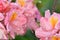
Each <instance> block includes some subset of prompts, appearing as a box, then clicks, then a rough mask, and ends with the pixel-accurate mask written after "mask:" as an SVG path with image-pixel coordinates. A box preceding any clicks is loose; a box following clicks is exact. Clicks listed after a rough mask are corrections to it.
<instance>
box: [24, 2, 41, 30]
mask: <svg viewBox="0 0 60 40" xmlns="http://www.w3.org/2000/svg"><path fill="white" fill-rule="evenodd" d="M24 15H25V16H26V17H27V19H28V23H27V26H28V28H30V29H31V30H35V29H37V28H38V27H39V26H38V24H37V21H39V20H40V17H41V16H40V13H39V11H38V9H37V8H36V6H35V5H34V4H32V2H30V3H29V4H28V3H27V4H26V7H25V11H24ZM35 18H36V19H37V21H35Z"/></svg>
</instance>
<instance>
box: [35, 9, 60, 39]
mask: <svg viewBox="0 0 60 40" xmlns="http://www.w3.org/2000/svg"><path fill="white" fill-rule="evenodd" d="M59 18H60V14H56V13H55V12H53V14H52V15H51V16H50V11H49V10H47V11H46V12H45V17H42V18H41V19H40V28H38V29H37V30H36V31H35V34H36V36H37V37H38V38H40V39H41V40H53V39H52V38H54V36H55V35H56V34H57V32H58V30H60V19H59Z"/></svg>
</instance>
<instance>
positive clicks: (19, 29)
mask: <svg viewBox="0 0 60 40" xmlns="http://www.w3.org/2000/svg"><path fill="white" fill-rule="evenodd" d="M26 23H27V18H26V17H25V16H24V15H23V13H22V11H21V10H20V9H17V8H15V9H14V8H12V9H11V10H10V11H9V12H7V13H6V18H5V25H6V27H7V31H9V32H10V35H11V36H12V37H13V38H14V36H15V34H17V35H23V34H25V33H26Z"/></svg>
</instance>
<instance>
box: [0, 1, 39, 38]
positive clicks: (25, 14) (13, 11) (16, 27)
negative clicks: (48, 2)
mask: <svg viewBox="0 0 60 40" xmlns="http://www.w3.org/2000/svg"><path fill="white" fill-rule="evenodd" d="M39 18H40V13H39V11H38V9H37V8H36V6H35V5H34V4H33V0H16V2H11V0H0V39H9V38H12V39H14V38H15V35H24V34H25V33H26V30H27V29H28V28H29V29H31V30H35V29H37V28H38V24H37V23H36V20H35V19H37V20H39Z"/></svg>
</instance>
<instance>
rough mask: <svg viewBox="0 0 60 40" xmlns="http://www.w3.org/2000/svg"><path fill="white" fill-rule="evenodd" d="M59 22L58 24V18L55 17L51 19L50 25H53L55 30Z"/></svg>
mask: <svg viewBox="0 0 60 40" xmlns="http://www.w3.org/2000/svg"><path fill="white" fill-rule="evenodd" d="M57 22H58V19H57V18H55V17H51V18H50V23H51V25H52V27H53V28H54V27H55V25H56V23H57Z"/></svg>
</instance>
